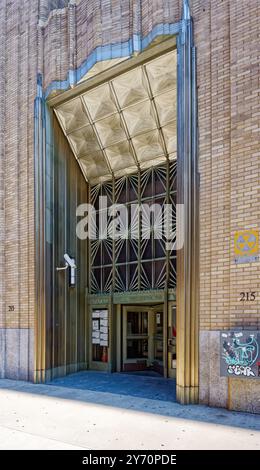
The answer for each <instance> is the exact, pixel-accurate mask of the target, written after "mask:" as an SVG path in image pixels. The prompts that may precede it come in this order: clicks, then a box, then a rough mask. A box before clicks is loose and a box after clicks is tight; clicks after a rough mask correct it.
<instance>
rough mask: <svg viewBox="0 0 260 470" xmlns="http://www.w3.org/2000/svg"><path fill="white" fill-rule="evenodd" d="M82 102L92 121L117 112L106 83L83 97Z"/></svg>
mask: <svg viewBox="0 0 260 470" xmlns="http://www.w3.org/2000/svg"><path fill="white" fill-rule="evenodd" d="M83 100H84V102H85V104H86V106H87V109H88V111H89V114H90V116H91V119H92V120H93V121H96V120H97V119H102V118H104V117H107V116H110V115H111V114H113V113H115V112H116V111H117V109H116V105H115V102H114V100H113V97H112V93H111V89H110V87H109V85H108V83H105V84H104V85H101V86H99V87H97V88H94V90H91V91H89V92H88V93H86V94H85V95H83Z"/></svg>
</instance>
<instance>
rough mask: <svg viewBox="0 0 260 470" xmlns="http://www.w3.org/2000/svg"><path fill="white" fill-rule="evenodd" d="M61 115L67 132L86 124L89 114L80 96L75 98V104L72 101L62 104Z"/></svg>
mask: <svg viewBox="0 0 260 470" xmlns="http://www.w3.org/2000/svg"><path fill="white" fill-rule="evenodd" d="M59 116H60V121H61V123H62V126H63V128H64V130H65V132H66V133H67V134H69V133H70V132H72V131H74V130H75V129H78V128H79V127H82V126H85V125H86V119H87V115H86V111H85V110H84V109H83V106H82V103H81V99H80V98H76V99H75V100H73V105H71V103H70V102H67V103H64V104H62V105H61V106H60V107H59Z"/></svg>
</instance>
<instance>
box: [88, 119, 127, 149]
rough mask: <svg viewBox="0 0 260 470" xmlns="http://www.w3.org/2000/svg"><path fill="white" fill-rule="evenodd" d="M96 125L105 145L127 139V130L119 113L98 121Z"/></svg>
mask: <svg viewBox="0 0 260 470" xmlns="http://www.w3.org/2000/svg"><path fill="white" fill-rule="evenodd" d="M95 126H96V129H97V132H98V134H99V137H100V140H101V142H102V145H103V147H108V146H109V145H112V144H115V143H116V142H121V141H122V140H126V134H125V130H124V128H123V126H122V123H121V119H120V116H119V114H118V113H117V114H113V115H112V116H109V117H107V118H105V119H102V120H101V121H97V122H96V124H95Z"/></svg>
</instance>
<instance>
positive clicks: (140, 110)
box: [123, 100, 157, 137]
mask: <svg viewBox="0 0 260 470" xmlns="http://www.w3.org/2000/svg"><path fill="white" fill-rule="evenodd" d="M123 116H124V118H125V121H126V125H127V128H128V130H129V134H130V137H133V136H135V135H137V134H142V133H143V132H147V131H151V130H152V129H156V127H157V125H156V120H155V112H154V108H153V104H152V102H151V101H150V100H147V101H143V102H142V103H138V104H135V105H133V106H130V107H129V108H126V109H125V110H124V111H123Z"/></svg>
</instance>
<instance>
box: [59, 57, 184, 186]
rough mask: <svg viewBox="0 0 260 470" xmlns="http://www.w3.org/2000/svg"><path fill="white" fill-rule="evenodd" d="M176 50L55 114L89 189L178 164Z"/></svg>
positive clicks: (93, 90) (91, 91)
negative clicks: (145, 170)
mask: <svg viewBox="0 0 260 470" xmlns="http://www.w3.org/2000/svg"><path fill="white" fill-rule="evenodd" d="M176 72H177V65H176V50H174V51H172V52H170V53H167V54H165V55H163V56H160V57H158V58H156V59H153V60H151V61H149V62H147V63H145V64H144V65H140V66H138V67H136V68H134V69H132V70H130V71H128V72H126V73H124V74H122V75H119V76H117V77H115V78H114V79H112V80H111V81H110V82H106V83H104V84H102V85H99V86H97V87H96V88H94V89H91V90H90V91H87V92H85V93H84V94H82V95H81V96H79V97H77V98H74V99H72V100H70V101H67V102H66V103H64V104H62V105H60V106H58V107H57V108H56V109H55V112H56V115H57V117H58V120H59V122H60V125H61V127H62V129H63V131H64V133H65V135H66V137H67V139H68V141H69V143H70V146H71V148H72V150H73V153H74V155H75V157H76V158H77V159H78V161H79V164H80V166H81V168H82V171H83V173H84V175H85V177H86V179H87V180H88V181H89V182H90V183H91V184H96V183H97V182H100V181H105V180H109V179H111V178H112V176H113V175H114V176H115V177H117V176H121V175H122V174H129V173H134V172H136V171H137V168H138V166H139V167H140V168H141V169H143V168H147V167H148V166H151V165H157V164H159V163H162V162H165V161H166V159H174V158H176V142H177V138H176Z"/></svg>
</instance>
